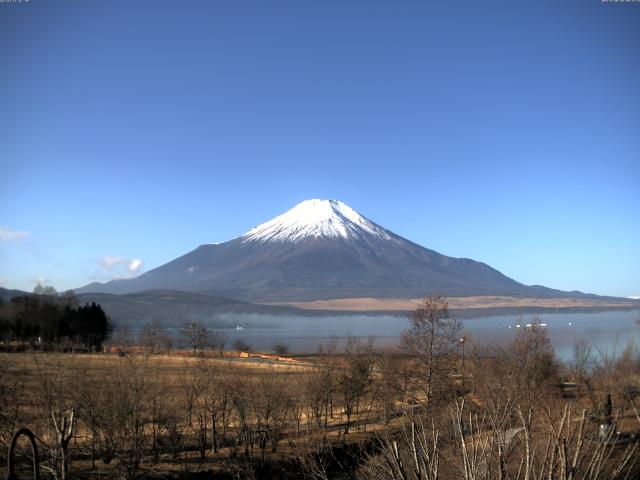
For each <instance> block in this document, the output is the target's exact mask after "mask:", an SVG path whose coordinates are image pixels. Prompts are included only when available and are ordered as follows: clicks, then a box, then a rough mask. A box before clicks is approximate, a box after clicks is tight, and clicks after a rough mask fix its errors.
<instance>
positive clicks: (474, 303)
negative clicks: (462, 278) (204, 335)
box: [268, 296, 640, 318]
mask: <svg viewBox="0 0 640 480" xmlns="http://www.w3.org/2000/svg"><path fill="white" fill-rule="evenodd" d="M447 300H448V302H449V309H450V311H451V312H452V313H454V314H455V315H456V316H458V317H460V318H474V317H489V316H500V315H518V314H523V315H526V314H536V313H537V314H548V313H596V312H604V311H614V310H639V311H640V302H638V301H635V300H628V301H627V300H623V299H621V300H611V299H606V300H599V299H574V298H519V297H498V296H492V297H489V296H487V297H480V296H478V297H449V298H448V299H447ZM419 301H420V299H417V298H410V299H405V298H342V299H331V300H314V301H309V302H273V303H269V304H268V305H272V306H283V307H284V306H287V307H294V308H296V309H297V310H298V312H299V313H302V312H305V311H306V312H308V313H310V314H317V313H320V312H322V313H325V314H329V315H331V314H387V315H406V314H407V313H408V312H410V311H411V310H412V309H413V308H414V307H415V305H417V304H418V302H419Z"/></svg>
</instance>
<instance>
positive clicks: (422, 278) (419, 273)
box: [76, 200, 585, 302]
mask: <svg viewBox="0 0 640 480" xmlns="http://www.w3.org/2000/svg"><path fill="white" fill-rule="evenodd" d="M145 290H180V291H185V292H193V293H202V294H210V295H219V296H224V297H232V298H237V299H240V300H245V301H251V302H271V301H292V300H317V299H331V298H349V297H377V298H411V297H420V296H424V295H427V294H432V293H439V294H443V295H446V296H472V295H511V296H528V297H554V296H555V297H572V296H583V295H585V294H582V293H580V292H564V291H560V290H554V289H550V288H546V287H542V286H527V285H524V284H522V283H519V282H517V281H515V280H513V279H511V278H509V277H507V276H506V275H503V274H502V273H501V272H499V271H498V270H496V269H494V268H492V267H490V266H488V265H486V264H484V263H482V262H478V261H475V260H471V259H468V258H453V257H448V256H446V255H442V254H440V253H438V252H435V251H433V250H429V249H427V248H425V247H422V246H420V245H417V244H415V243H413V242H411V241H409V240H407V239H405V238H403V237H400V236H399V235H396V234H394V233H393V232H391V231H389V230H387V229H385V228H384V227H382V226H380V225H378V224H376V223H374V222H372V221H371V220H369V219H368V218H366V217H364V216H362V215H360V214H359V213H358V212H356V211H355V210H353V209H352V208H351V207H349V206H348V205H346V204H344V203H342V202H340V201H337V200H307V201H304V202H302V203H300V204H298V205H296V206H295V207H294V208H292V209H291V210H289V211H287V212H285V213H284V214H282V215H280V216H278V217H276V218H274V219H272V220H270V221H268V222H265V223H263V224H261V225H259V226H257V227H255V228H252V229H251V230H249V231H248V232H247V233H246V234H244V235H242V236H240V237H237V238H234V239H232V240H229V241H227V242H224V243H220V244H208V245H201V246H200V247H198V248H196V249H195V250H193V251H191V252H189V253H187V254H185V255H183V256H181V257H179V258H177V259H175V260H173V261H171V262H168V263H166V264H165V265H162V266H160V267H158V268H155V269H153V270H150V271H149V272H146V273H144V274H142V275H140V276H139V277H136V278H132V279H125V280H113V281H111V282H108V283H105V284H100V283H93V284H90V285H87V286H85V287H82V288H79V289H77V290H76V292H77V293H110V294H130V293H136V292H142V291H145Z"/></svg>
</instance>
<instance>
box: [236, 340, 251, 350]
mask: <svg viewBox="0 0 640 480" xmlns="http://www.w3.org/2000/svg"><path fill="white" fill-rule="evenodd" d="M233 349H234V350H236V351H238V352H250V351H251V350H252V349H253V347H252V346H251V345H249V344H248V343H247V342H246V341H244V340H243V339H241V338H237V339H235V340H234V341H233Z"/></svg>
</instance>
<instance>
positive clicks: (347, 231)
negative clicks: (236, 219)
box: [240, 199, 392, 242]
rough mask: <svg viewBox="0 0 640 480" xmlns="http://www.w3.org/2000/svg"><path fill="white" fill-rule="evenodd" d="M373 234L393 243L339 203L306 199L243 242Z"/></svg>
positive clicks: (382, 232)
mask: <svg viewBox="0 0 640 480" xmlns="http://www.w3.org/2000/svg"><path fill="white" fill-rule="evenodd" d="M366 235H373V236H375V237H379V238H382V239H385V240H391V239H392V237H391V236H390V235H389V233H388V232H387V231H386V230H385V229H384V228H382V227H380V226H379V225H376V224H375V223H373V222H372V221H370V220H368V219H367V218H365V217H363V216H362V215H360V214H359V213H358V212H356V211H355V210H353V209H352V208H351V207H349V205H347V204H345V203H342V202H340V201H338V200H319V199H313V200H305V201H304V202H301V203H299V204H297V205H296V206H295V207H293V208H292V209H291V210H289V211H287V212H285V213H283V214H282V215H279V216H277V217H275V218H274V219H273V220H269V221H268V222H265V223H263V224H261V225H258V226H257V227H254V228H252V229H251V230H249V231H248V232H247V233H245V234H244V235H242V237H240V238H241V239H242V241H243V242H255V241H259V242H266V241H290V242H297V241H299V240H303V239H306V238H318V237H328V238H344V239H361V238H362V237H363V236H366Z"/></svg>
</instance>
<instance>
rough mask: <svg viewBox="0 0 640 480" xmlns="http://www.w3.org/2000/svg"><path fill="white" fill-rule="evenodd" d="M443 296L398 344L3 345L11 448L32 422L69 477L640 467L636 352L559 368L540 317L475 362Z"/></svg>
mask: <svg viewBox="0 0 640 480" xmlns="http://www.w3.org/2000/svg"><path fill="white" fill-rule="evenodd" d="M442 302H443V300H442V299H441V298H435V299H429V300H428V301H425V303H423V304H421V305H420V306H419V307H420V308H417V309H416V310H415V311H414V313H413V314H412V317H411V319H410V325H411V327H410V328H409V329H408V330H407V331H406V333H405V338H404V347H403V348H402V349H401V350H374V348H373V346H372V345H371V344H369V343H367V342H365V341H364V340H362V339H357V338H352V339H350V340H349V341H348V342H347V345H346V347H345V349H344V350H340V351H338V350H337V347H336V344H335V343H332V344H329V345H327V346H326V347H325V348H324V349H323V351H322V352H321V353H318V354H315V355H309V356H297V357H294V358H292V359H291V358H289V359H287V358H281V359H278V358H274V357H273V356H270V357H267V358H260V354H253V356H251V357H250V358H241V357H240V355H239V352H237V353H236V354H233V353H232V352H225V355H224V356H221V355H220V352H219V351H211V350H202V349H192V350H176V349H174V350H172V351H171V354H170V355H169V354H167V352H166V350H164V351H163V350H161V349H159V348H145V347H143V346H130V347H126V348H124V347H123V349H122V350H120V351H117V352H115V353H95V354H73V353H60V352H55V351H26V352H21V353H9V352H4V353H0V404H1V405H2V409H1V411H0V445H1V446H2V447H3V448H2V452H6V451H7V450H6V448H7V446H8V445H9V443H10V440H11V437H12V435H13V433H14V432H15V431H16V430H17V429H19V428H21V427H28V428H29V429H30V430H31V431H33V433H34V434H35V436H36V439H37V443H38V446H39V449H40V469H41V472H42V475H43V476H44V477H46V478H52V479H56V480H68V479H72V478H96V477H97V478H101V477H105V478H110V479H111V478H112V479H121V480H137V479H140V478H160V477H161V478H185V479H186V478H193V477H195V476H198V477H202V478H204V477H206V478H230V479H231V478H238V479H240V478H247V479H262V478H264V479H267V478H269V479H271V478H274V479H277V478H283V479H285V478H287V479H288V478H313V479H326V480H328V479H332V478H337V479H372V480H396V479H398V480H423V479H425V480H426V479H436V478H441V479H449V478H451V479H462V480H472V479H493V478H498V479H503V480H506V479H507V478H510V479H522V480H524V479H527V480H530V479H534V478H550V479H560V480H569V479H577V478H590V479H603V480H612V479H623V478H639V476H640V465H638V459H639V458H640V351H638V349H636V348H635V347H633V346H629V347H628V348H627V349H626V350H625V351H624V352H623V353H622V355H620V356H619V357H616V358H607V357H598V356H596V355H594V353H593V351H592V350H591V349H590V347H589V346H588V345H586V344H579V345H577V346H576V352H575V358H574V360H573V361H572V362H570V363H569V364H562V363H560V362H559V361H558V360H557V358H556V357H555V354H554V352H553V348H552V346H551V343H550V341H549V338H548V336H547V332H546V329H544V328H536V327H535V326H534V327H532V328H528V329H523V331H522V332H518V335H516V337H514V340H513V341H512V343H510V344H507V345H502V346H483V345H474V344H473V342H472V341H469V345H468V348H467V349H466V352H467V353H466V357H465V358H464V359H463V358H461V357H460V356H459V353H460V349H459V327H460V324H459V322H458V321H456V320H455V319H451V318H449V317H448V316H446V303H442ZM52 348H53V346H52ZM463 360H464V361H463ZM22 447H24V445H23V444H21V450H20V452H21V455H19V456H18V460H19V462H18V470H19V472H20V474H21V475H26V476H28V475H29V471H28V469H29V462H28V458H25V455H24V452H25V450H24V448H22ZM1 457H2V458H0V461H1V462H2V464H3V465H5V464H6V461H7V458H6V455H5V454H4V453H3V454H2V455H1ZM5 473H6V472H0V474H5ZM25 478H26V477H25Z"/></svg>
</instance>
